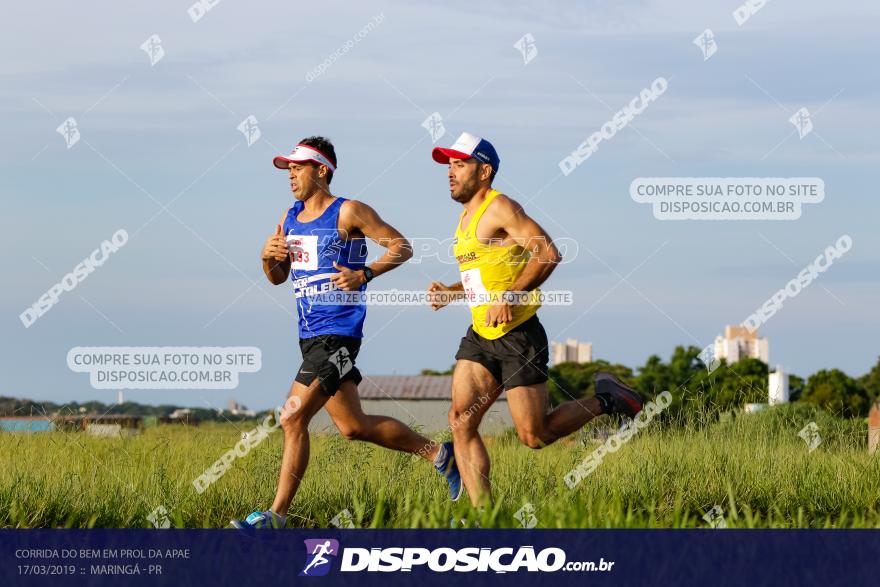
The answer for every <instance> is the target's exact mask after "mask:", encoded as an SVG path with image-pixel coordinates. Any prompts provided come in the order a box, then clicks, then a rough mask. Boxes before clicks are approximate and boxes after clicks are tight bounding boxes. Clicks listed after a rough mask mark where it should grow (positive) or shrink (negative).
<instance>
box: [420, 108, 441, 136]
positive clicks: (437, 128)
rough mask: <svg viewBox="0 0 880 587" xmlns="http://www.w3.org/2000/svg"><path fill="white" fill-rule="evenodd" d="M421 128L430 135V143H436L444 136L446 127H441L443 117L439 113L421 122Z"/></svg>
mask: <svg viewBox="0 0 880 587" xmlns="http://www.w3.org/2000/svg"><path fill="white" fill-rule="evenodd" d="M422 128H424V129H425V130H427V131H428V134H429V135H431V142H432V143H436V142H437V141H439V140H440V138H441V137H443V135H445V134H446V127H445V126H443V117H442V116H440V113H439V112H434V113H432V114H431V115H430V116H429V117H428V118H426V119H425V120H423V121H422Z"/></svg>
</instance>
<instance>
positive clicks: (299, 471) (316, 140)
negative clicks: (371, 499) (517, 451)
mask: <svg viewBox="0 0 880 587" xmlns="http://www.w3.org/2000/svg"><path fill="white" fill-rule="evenodd" d="M274 163H275V166H276V167H278V168H279V169H287V170H288V172H289V177H290V188H291V190H292V191H293V195H294V197H295V198H296V203H295V204H294V206H293V207H292V208H290V209H289V210H288V211H287V212H285V214H284V216H283V217H282V218H281V222H280V223H279V224H278V225H277V227H276V229H275V234H274V235H272V236H270V237H269V238H268V239H267V240H266V244H265V246H264V247H263V255H262V257H263V272H264V273H265V274H266V277H267V278H268V279H269V281H270V282H272V283H273V284H275V285H280V284H282V283H284V282H285V281H287V278H288V276H290V278H291V280H292V281H293V288H294V295H295V298H296V307H297V313H298V315H299V339H300V341H299V344H300V349H301V351H302V356H303V362H302V367H300V369H299V372H298V373H297V375H296V378H295V380H294V382H293V384H292V386H291V389H290V393H289V395H288V400H287V402H286V404H285V408H284V409H283V410H282V412H281V428H282V430H284V452H283V455H282V458H281V473H280V476H279V480H278V490H277V492H276V495H275V501H274V503H273V504H272V507H271V508H270V509H269V510H267V511H256V512H254V513H252V514H251V515H249V516H248V517H247V518H246V519H245V520H233V521H232V525H233V526H235V527H237V528H271V527H283V526H284V524H285V521H286V516H287V511H288V508H289V507H290V503H291V501H293V497H294V495H295V494H296V490H297V488H298V487H299V484H300V481H301V480H302V477H303V475H304V473H305V470H306V466H307V465H308V461H309V431H308V426H309V422H310V421H311V419H312V417H313V416H314V415H315V414H316V413H317V412H318V410H320V409H321V408H322V407H324V408H326V409H327V412H328V413H329V414H330V417H331V418H332V419H333V422H334V424H336V426H337V428H339V432H340V433H341V434H342V435H343V436H344V437H345V438H348V439H356V440H364V441H367V442H372V443H374V444H377V445H379V446H382V447H385V448H390V449H395V450H400V451H404V452H409V453H412V454H417V455H419V456H421V457H423V458H425V459H426V460H428V461H430V462H432V463H433V464H434V466H435V467H436V469H437V470H438V471H439V472H440V473H441V474H442V475H443V476H444V477H445V478H446V480H447V482H448V483H449V489H450V494H451V497H452V499H453V500H457V499H458V498H459V496H460V495H461V478H460V477H459V474H458V467H457V466H456V464H455V456H454V454H455V453H454V451H453V448H452V443H445V444H437V443H435V442H433V441H431V440H429V439H427V438H425V437H424V436H421V435H420V434H417V433H416V432H414V431H413V430H411V429H410V428H409V427H407V426H406V425H404V424H403V423H402V422H400V421H399V420H395V419H394V418H389V417H386V416H373V415H367V414H364V413H363V411H362V410H361V404H360V400H359V399H358V393H357V385H358V383H360V381H361V374H360V371H358V369H357V367H356V366H355V359H356V358H357V355H358V351H359V350H360V345H361V339H362V338H363V325H364V318H365V316H366V305H365V304H364V303H363V299H362V295H363V294H362V292H364V291H365V290H366V286H367V283H368V282H370V281H371V280H372V279H373V278H375V277H378V276H379V275H382V274H383V273H386V272H387V271H390V270H392V269H394V268H395V267H397V266H398V265H400V264H402V263H404V262H405V261H406V260H407V259H409V258H410V257H412V247H411V246H410V244H409V241H407V240H406V239H405V238H404V237H403V235H401V234H400V232H398V231H397V229H395V228H394V227H393V226H391V225H390V224H388V223H387V222H385V221H384V220H382V218H381V217H380V216H379V215H378V214H377V213H376V211H375V210H373V208H371V207H370V206H368V205H367V204H364V203H363V202H359V201H357V200H347V199H345V198H340V197H337V196H334V195H332V194H331V193H330V187H329V185H330V182H331V180H332V179H333V173H334V172H335V171H336V152H335V150H334V148H333V145H332V144H331V143H330V141H329V140H327V139H326V138H324V137H309V138H306V139H303V140H302V141H300V143H299V144H298V145H297V146H296V148H295V149H294V150H293V152H292V153H291V154H290V155H284V156H278V157H275V160H274ZM367 238H369V239H371V240H373V241H375V242H377V243H379V244H380V245H382V246H384V247H386V249H387V250H386V251H385V253H384V254H383V255H382V256H381V257H380V258H379V259H378V260H376V262H374V263H372V264H371V265H369V266H367V265H366V259H367V245H366V239H367ZM343 298H345V299H343ZM340 301H343V302H346V301H347V302H348V303H339V302H340ZM334 302H336V303H334Z"/></svg>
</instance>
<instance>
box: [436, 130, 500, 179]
mask: <svg viewBox="0 0 880 587" xmlns="http://www.w3.org/2000/svg"><path fill="white" fill-rule="evenodd" d="M471 157H473V158H474V159H476V160H477V161H482V162H483V163H488V164H489V165H491V166H492V169H494V170H495V171H498V166H499V165H500V164H501V158H500V157H498V152H497V151H496V150H495V147H493V146H492V143H490V142H489V141H487V140H486V139H482V138H480V137H478V136H476V135H472V134H471V133H469V132H463V133H461V136H459V137H458V140H456V141H455V143H454V144H453V145H452V146H451V147H449V148H446V147H436V148H435V149H434V150H433V151H432V152H431V158H432V159H434V161H436V162H437V163H444V164H445V163H449V159H450V158H452V159H470V158H471Z"/></svg>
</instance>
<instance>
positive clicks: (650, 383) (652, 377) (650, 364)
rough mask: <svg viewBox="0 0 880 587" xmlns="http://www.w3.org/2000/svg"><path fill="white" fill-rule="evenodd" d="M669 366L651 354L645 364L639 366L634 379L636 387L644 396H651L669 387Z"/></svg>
mask: <svg viewBox="0 0 880 587" xmlns="http://www.w3.org/2000/svg"><path fill="white" fill-rule="evenodd" d="M670 381H671V378H670V375H669V366H668V365H666V364H664V363H663V359H661V358H660V357H658V356H657V355H651V356H650V357H648V360H647V361H645V365H644V366H642V367H639V378H638V380H637V381H636V389H637V390H639V392H641V393H642V395H644V396H646V397H653V396H655V395H657V394H658V393H660V392H662V391H666V390H669V388H670V387H672V386H671V385H670Z"/></svg>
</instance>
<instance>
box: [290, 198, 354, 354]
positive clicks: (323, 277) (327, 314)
mask: <svg viewBox="0 0 880 587" xmlns="http://www.w3.org/2000/svg"><path fill="white" fill-rule="evenodd" d="M345 201H346V199H345V198H339V197H337V198H336V199H335V200H334V201H333V203H331V204H330V205H329V206H327V209H326V210H324V213H323V214H321V215H320V216H319V217H318V218H315V219H314V220H312V221H311V222H300V221H298V220H297V219H296V217H297V216H298V215H299V213H300V212H302V210H303V207H304V204H303V202H296V204H294V205H293V208H291V209H290V210H288V212H287V217H285V219H284V227H283V230H284V234H285V236H286V238H287V250H288V254H289V255H290V279H291V281H293V290H294V295H295V297H296V310H297V314H298V315H299V337H300V338H312V337H315V336H320V335H323V334H338V335H341V336H352V337H355V338H363V336H364V318H365V317H366V315H367V306H366V304H365V303H364V300H363V292H364V291H366V289H367V285H366V284H364V285H362V286H361V287H360V289H359V290H355V291H351V292H345V291H342V290H339V289H337V288H336V286H334V285H333V282H332V281H330V276H331V275H333V274H334V273H338V272H339V271H338V270H337V269H336V268H335V267H333V262H334V261H335V262H336V263H338V264H339V265H342V266H343V267H348V268H350V269H362V268H363V267H364V265H365V264H366V260H367V244H366V242H365V240H364V239H362V238H359V239H353V240H347V239H346V236H345V235H340V234H339V230H338V229H337V227H338V225H339V224H338V221H339V210H340V208H341V207H342V204H343V202H345ZM340 300H345V301H346V302H350V304H351V305H349V303H345V304H340V303H338V302H339V301H340Z"/></svg>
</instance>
